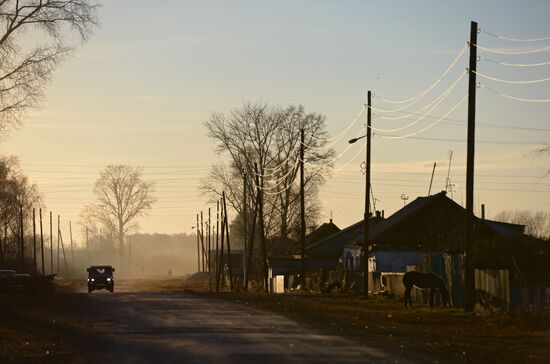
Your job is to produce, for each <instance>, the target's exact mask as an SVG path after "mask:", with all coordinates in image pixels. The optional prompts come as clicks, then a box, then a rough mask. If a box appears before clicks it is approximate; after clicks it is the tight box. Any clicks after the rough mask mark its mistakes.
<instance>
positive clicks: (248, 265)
mask: <svg viewBox="0 0 550 364" xmlns="http://www.w3.org/2000/svg"><path fill="white" fill-rule="evenodd" d="M255 174H256V175H255V177H254V181H255V183H256V199H255V202H256V203H255V204H254V212H253V213H252V229H251V230H250V238H249V239H248V241H249V242H250V244H249V247H248V261H247V263H246V271H247V274H246V279H245V282H244V290H245V292H246V291H248V281H249V276H250V271H251V269H252V268H251V267H252V255H253V252H254V235H255V234H256V221H257V217H258V204H259V202H260V198H259V197H260V178H259V176H258V172H256V173H255Z"/></svg>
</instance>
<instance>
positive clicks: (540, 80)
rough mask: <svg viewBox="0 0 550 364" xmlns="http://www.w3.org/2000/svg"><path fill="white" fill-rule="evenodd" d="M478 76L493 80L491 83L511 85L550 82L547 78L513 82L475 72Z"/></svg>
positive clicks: (549, 78)
mask: <svg viewBox="0 0 550 364" xmlns="http://www.w3.org/2000/svg"><path fill="white" fill-rule="evenodd" d="M473 72H474V73H475V74H476V75H478V76H481V77H483V78H485V79H488V80H491V81H496V82H502V83H511V84H533V83H541V82H547V81H550V77H546V78H540V79H538V80H527V81H513V80H504V79H501V78H496V77H492V76H488V75H485V74H483V73H480V72H477V71H473Z"/></svg>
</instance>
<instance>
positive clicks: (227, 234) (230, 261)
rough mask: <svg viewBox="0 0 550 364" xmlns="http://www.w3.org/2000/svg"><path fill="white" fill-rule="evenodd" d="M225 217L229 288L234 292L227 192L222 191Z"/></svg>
mask: <svg viewBox="0 0 550 364" xmlns="http://www.w3.org/2000/svg"><path fill="white" fill-rule="evenodd" d="M222 198H223V217H224V219H225V235H226V239H227V256H228V259H227V267H228V268H229V288H230V289H231V291H233V262H232V260H231V243H230V242H229V219H228V218H227V203H226V202H225V191H222Z"/></svg>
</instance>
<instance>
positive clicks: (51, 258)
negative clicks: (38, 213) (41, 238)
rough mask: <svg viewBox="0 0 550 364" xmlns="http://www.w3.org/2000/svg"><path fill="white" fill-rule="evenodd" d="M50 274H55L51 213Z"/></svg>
mask: <svg viewBox="0 0 550 364" xmlns="http://www.w3.org/2000/svg"><path fill="white" fill-rule="evenodd" d="M50 274H53V220H52V212H51V211H50Z"/></svg>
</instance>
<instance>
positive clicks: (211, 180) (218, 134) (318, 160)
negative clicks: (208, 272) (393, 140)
mask: <svg viewBox="0 0 550 364" xmlns="http://www.w3.org/2000/svg"><path fill="white" fill-rule="evenodd" d="M204 125H205V127H206V129H207V131H208V136H209V137H211V138H212V139H214V140H215V142H216V149H217V152H218V153H219V154H221V155H224V156H227V157H229V161H230V164H229V166H214V167H213V168H212V171H211V172H210V174H209V175H208V177H206V178H204V179H203V180H202V190H203V191H204V192H205V193H207V194H209V195H210V196H212V197H213V199H215V198H219V196H221V193H222V190H225V192H226V195H227V199H228V203H229V204H230V205H231V206H232V207H233V208H234V209H235V210H236V212H237V213H238V214H242V211H243V197H242V196H243V178H246V179H247V185H248V186H249V191H248V195H249V196H250V197H251V199H250V202H249V203H250V206H249V207H248V208H249V211H251V210H252V207H253V206H254V203H255V201H254V199H255V181H254V179H255V178H254V177H255V172H254V164H255V163H257V164H258V169H259V171H258V173H259V176H260V182H259V184H260V186H259V187H260V188H261V189H263V190H264V204H265V208H264V210H265V217H264V219H265V221H264V225H265V227H266V229H265V231H266V234H267V235H268V236H279V237H281V238H284V239H286V238H287V237H288V235H289V234H291V233H292V232H293V231H294V230H295V229H294V228H295V227H296V226H299V183H298V182H299V180H298V178H297V175H298V173H299V162H300V160H299V149H300V144H301V142H300V129H302V128H303V129H304V131H305V140H304V144H305V145H306V149H305V160H306V163H307V165H306V184H305V186H306V205H307V206H306V209H307V210H308V214H307V219H308V225H311V223H310V222H311V221H312V220H314V219H316V218H317V217H318V216H319V208H320V207H319V204H318V187H319V185H320V184H321V183H323V181H324V176H325V175H326V174H327V173H330V170H331V167H332V162H331V158H332V157H333V156H334V150H332V149H330V148H323V147H325V146H326V145H327V142H326V139H327V132H326V130H325V118H324V116H322V115H320V114H317V113H308V112H306V111H305V109H304V107H303V106H288V107H286V108H280V107H272V106H269V105H267V104H263V103H255V104H254V103H245V104H244V105H243V106H242V107H240V108H238V109H235V110H232V111H231V112H229V113H214V114H212V115H211V117H210V119H209V120H208V121H207V122H205V123H204Z"/></svg>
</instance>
